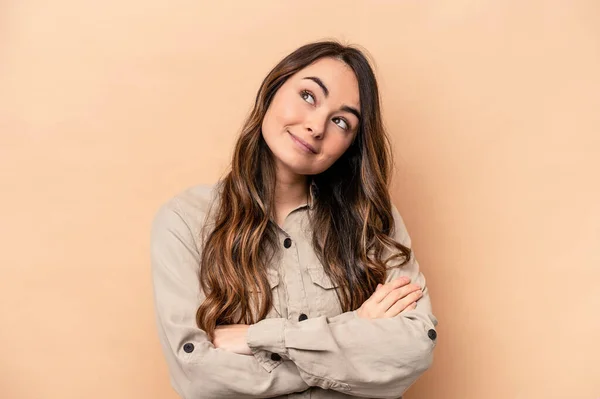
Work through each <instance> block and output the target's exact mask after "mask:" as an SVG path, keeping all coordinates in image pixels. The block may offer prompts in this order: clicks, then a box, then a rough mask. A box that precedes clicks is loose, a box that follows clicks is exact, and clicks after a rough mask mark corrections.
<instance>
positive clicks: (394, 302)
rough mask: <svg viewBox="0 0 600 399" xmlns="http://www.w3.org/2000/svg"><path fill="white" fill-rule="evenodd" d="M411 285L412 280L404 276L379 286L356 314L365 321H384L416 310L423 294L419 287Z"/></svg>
mask: <svg viewBox="0 0 600 399" xmlns="http://www.w3.org/2000/svg"><path fill="white" fill-rule="evenodd" d="M409 283H410V279H409V278H408V277H406V276H402V277H398V278H397V279H394V280H392V281H390V282H388V283H385V284H383V285H381V284H379V285H377V289H376V290H375V292H374V293H373V295H371V297H370V298H369V299H367V300H366V301H365V302H364V303H363V304H362V305H361V306H360V308H358V309H357V311H356V314H357V315H358V316H359V317H362V318H364V319H383V318H389V317H394V316H397V315H399V314H400V313H402V312H403V311H405V310H412V309H415V308H416V307H417V300H419V299H420V298H421V297H422V296H423V292H422V291H421V287H419V286H418V285H416V284H409Z"/></svg>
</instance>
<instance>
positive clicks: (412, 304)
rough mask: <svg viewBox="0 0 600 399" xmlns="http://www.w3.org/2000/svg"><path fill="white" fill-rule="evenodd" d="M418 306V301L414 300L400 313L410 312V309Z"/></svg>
mask: <svg viewBox="0 0 600 399" xmlns="http://www.w3.org/2000/svg"><path fill="white" fill-rule="evenodd" d="M416 308H417V303H416V302H413V303H411V304H410V305H408V306H407V307H406V309H404V310H403V311H402V312H400V313H404V312H408V311H409V310H415V309H416Z"/></svg>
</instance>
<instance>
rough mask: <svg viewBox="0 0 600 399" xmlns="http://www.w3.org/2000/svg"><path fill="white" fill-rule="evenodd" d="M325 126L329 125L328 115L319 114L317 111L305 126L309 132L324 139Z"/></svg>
mask: <svg viewBox="0 0 600 399" xmlns="http://www.w3.org/2000/svg"><path fill="white" fill-rule="evenodd" d="M325 126H327V117H326V116H319V115H317V114H316V113H315V115H313V117H312V118H309V119H308V120H307V121H306V122H305V124H304V128H305V129H306V131H307V132H308V134H310V135H311V136H312V137H313V138H315V139H317V140H319V139H322V138H323V136H324V135H325Z"/></svg>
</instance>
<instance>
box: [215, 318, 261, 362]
mask: <svg viewBox="0 0 600 399" xmlns="http://www.w3.org/2000/svg"><path fill="white" fill-rule="evenodd" d="M249 327H250V326H249V325H247V324H229V325H224V326H217V328H215V337H214V339H213V345H214V346H215V348H221V349H225V350H227V351H229V352H234V353H238V354H240V355H252V351H251V350H250V348H249V347H248V344H247V343H246V333H247V332H248V328H249Z"/></svg>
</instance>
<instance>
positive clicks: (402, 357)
mask: <svg viewBox="0 0 600 399" xmlns="http://www.w3.org/2000/svg"><path fill="white" fill-rule="evenodd" d="M394 217H395V219H396V224H397V228H396V231H397V233H396V236H397V237H396V239H397V240H398V241H400V242H402V243H403V244H404V245H407V246H410V237H409V236H408V234H407V233H406V229H405V227H404V223H403V221H402V218H401V217H400V215H399V214H398V212H397V210H396V209H395V208H394ZM194 237H195V236H194V233H193V232H192V229H191V226H190V225H189V222H187V221H186V215H185V214H184V213H183V212H182V211H181V209H178V208H177V206H176V204H168V206H163V208H161V210H160V211H159V213H158V214H157V216H156V217H155V220H154V223H153V228H152V243H151V247H152V249H151V257H152V276H153V284H154V301H155V309H156V320H157V326H158V331H159V339H160V342H161V346H162V349H163V352H164V354H165V357H166V359H167V364H168V368H169V373H170V378H171V383H172V385H173V387H174V388H175V390H176V391H177V392H178V393H179V395H180V396H181V397H182V398H184V399H200V398H216V397H218V398H258V397H274V396H279V395H286V394H289V393H293V392H301V391H304V390H306V389H309V388H310V387H311V386H318V387H321V388H323V389H333V390H337V391H340V392H344V393H347V394H348V395H352V396H362V397H381V398H387V397H389V398H397V397H399V396H401V395H402V393H403V392H404V391H405V390H406V389H408V387H409V386H410V385H411V384H412V383H413V382H414V381H415V380H416V379H417V378H418V377H419V376H420V375H421V374H422V373H423V372H424V371H425V370H426V369H427V368H428V367H429V366H430V364H431V361H432V353H433V349H434V347H435V330H434V328H435V326H436V325H437V320H436V319H435V317H434V316H433V315H432V313H431V303H430V300H429V295H428V290H427V287H426V284H425V279H424V277H423V275H422V274H421V273H420V271H419V266H418V263H417V261H416V259H415V258H414V256H413V257H412V258H411V259H410V262H409V263H408V264H407V265H404V266H403V267H400V268H391V269H389V270H388V271H389V273H388V276H387V278H386V284H384V285H383V286H381V287H378V289H377V290H376V292H375V293H374V294H373V296H372V297H371V298H370V299H369V300H368V301H366V302H365V304H363V306H362V307H361V308H360V309H357V310H355V311H351V312H345V313H342V314H340V315H338V316H335V317H330V318H328V317H316V318H311V319H308V320H305V321H303V322H293V321H290V320H287V319H283V318H274V319H266V320H261V321H259V322H258V323H256V324H253V325H251V326H246V327H241V328H240V327H239V325H238V327H235V326H232V327H229V328H223V329H218V330H217V335H216V336H215V342H211V341H210V340H209V339H208V337H207V335H206V334H205V333H204V331H202V330H200V329H198V328H197V327H196V325H195V320H194V315H195V311H196V309H197V307H198V305H199V304H200V303H201V300H202V299H203V298H202V295H201V293H200V292H199V285H198V281H197V272H198V267H199V263H200V255H199V251H198V248H197V247H196V244H195V239H194ZM400 277H403V279H402V278H400ZM407 281H412V283H413V284H407ZM416 287H418V288H420V289H421V290H420V292H421V293H420V294H419V291H418V290H417V289H416ZM419 295H421V297H420V298H419V297H418V296H419ZM417 299H418V302H416V303H415V301H416V300H417ZM399 303H400V305H397V304H399ZM390 304H391V305H390ZM388 305H389V307H388ZM394 306H396V307H395V308H394ZM403 306H404V308H403ZM384 309H385V310H384ZM393 312H397V313H396V314H392V313H393ZM386 316H387V317H386ZM233 328H237V329H238V331H237V332H236V333H232V329H233ZM236 352H238V353H236ZM242 353H245V354H242ZM250 353H251V354H252V355H249V354H250ZM272 353H278V354H280V355H282V356H283V358H284V359H279V360H273V359H272V358H271V354H272ZM275 359H277V358H275Z"/></svg>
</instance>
